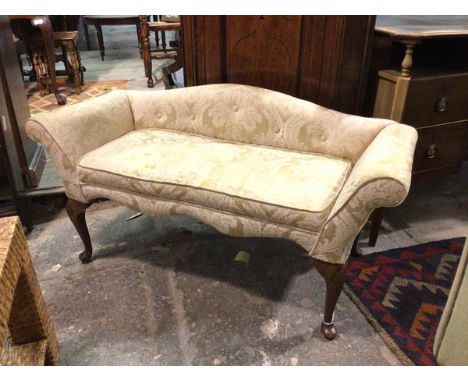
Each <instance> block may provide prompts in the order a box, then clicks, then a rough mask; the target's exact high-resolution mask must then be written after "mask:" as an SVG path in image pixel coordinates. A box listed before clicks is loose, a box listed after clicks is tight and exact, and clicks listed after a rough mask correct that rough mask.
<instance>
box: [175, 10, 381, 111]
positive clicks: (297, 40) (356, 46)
mask: <svg viewBox="0 0 468 382" xmlns="http://www.w3.org/2000/svg"><path fill="white" fill-rule="evenodd" d="M374 23H375V17H374V16H183V17H182V33H183V41H184V76H185V83H186V86H193V85H203V84H212V83H222V82H229V83H240V84H248V85H254V86H260V87H264V88H268V89H272V90H277V91H280V92H283V93H287V94H290V95H293V96H296V97H299V98H303V99H306V100H309V101H312V102H315V103H318V104H321V105H323V106H325V107H329V108H332V109H336V110H340V111H343V112H348V113H355V114H359V113H361V110H362V105H363V99H364V95H365V94H364V92H365V89H366V82H367V73H368V66H369V65H368V64H369V59H370V48H371V44H372V41H371V39H372V35H373V29H374Z"/></svg>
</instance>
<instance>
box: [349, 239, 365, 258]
mask: <svg viewBox="0 0 468 382" xmlns="http://www.w3.org/2000/svg"><path fill="white" fill-rule="evenodd" d="M358 240H359V234H358V235H357V236H356V239H354V242H353V246H352V247H351V252H350V256H351V257H361V256H362V251H361V249H360V248H359V247H358Z"/></svg>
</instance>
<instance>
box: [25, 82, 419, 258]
mask: <svg viewBox="0 0 468 382" xmlns="http://www.w3.org/2000/svg"><path fill="white" fill-rule="evenodd" d="M27 132H28V134H29V135H30V136H31V137H32V138H33V139H34V140H36V141H38V142H40V143H42V144H43V145H44V146H45V147H46V149H47V151H48V153H49V155H50V157H51V158H52V161H53V163H54V165H55V168H56V170H57V172H58V173H59V174H60V175H61V176H62V178H63V180H64V184H65V190H66V194H67V196H68V197H69V198H71V199H74V200H76V201H79V202H84V203H87V202H90V201H92V200H94V199H96V198H109V199H112V200H115V201H117V202H119V203H121V204H124V205H126V206H129V207H131V208H133V209H136V210H140V211H142V212H144V213H149V214H154V215H158V216H161V215H168V214H176V213H177V214H178V213H181V214H188V215H191V216H193V217H195V218H196V219H199V220H201V221H203V222H205V223H207V224H210V225H212V226H214V227H215V228H217V229H218V230H219V231H221V232H224V233H226V234H230V235H235V236H260V237H279V238H285V239H289V240H293V241H295V242H297V243H298V244H300V245H302V246H303V247H304V248H305V249H306V250H307V251H308V252H309V254H310V255H311V256H312V257H314V258H316V259H319V260H323V261H326V262H331V263H337V264H343V263H345V262H346V259H347V257H348V254H349V251H350V248H351V246H352V243H353V240H354V238H355V237H356V235H357V234H358V233H359V231H360V229H361V228H362V226H363V225H364V224H365V223H366V221H367V219H368V217H369V215H370V214H371V213H372V211H373V210H374V209H375V208H379V207H391V206H396V205H398V204H400V203H401V202H402V201H403V200H404V199H405V197H406V195H407V193H408V190H409V186H410V180H411V167H412V162H413V153H414V148H415V144H416V140H417V134H416V130H415V129H413V128H412V127H409V126H406V125H402V124H398V123H395V122H393V121H389V120H383V119H373V118H363V117H357V116H351V115H346V114H342V113H338V112H335V111H332V110H328V109H325V108H323V107H320V106H318V105H315V104H313V103H310V102H307V101H303V100H299V99H296V98H294V97H290V96H287V95H285V94H281V93H277V92H273V91H270V90H266V89H260V88H255V87H250V86H244V85H234V84H221V85H206V86H200V87H191V88H184V89H177V90H169V91H114V92H111V93H109V94H107V95H104V96H101V97H99V98H96V99H93V100H90V101H86V102H83V103H80V104H76V105H72V106H67V107H66V108H63V109H60V110H58V111H55V112H52V113H47V114H41V115H38V116H35V117H34V118H32V119H30V120H29V121H28V123H27Z"/></svg>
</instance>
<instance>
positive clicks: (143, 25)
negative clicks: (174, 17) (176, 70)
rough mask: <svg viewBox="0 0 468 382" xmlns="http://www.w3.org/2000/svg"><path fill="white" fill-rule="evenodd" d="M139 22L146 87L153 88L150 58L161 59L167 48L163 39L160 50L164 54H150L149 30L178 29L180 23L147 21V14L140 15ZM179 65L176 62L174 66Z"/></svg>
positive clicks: (165, 30) (164, 30)
mask: <svg viewBox="0 0 468 382" xmlns="http://www.w3.org/2000/svg"><path fill="white" fill-rule="evenodd" d="M139 22H140V33H141V37H140V40H141V47H142V52H143V62H144V66H145V75H146V78H147V83H148V87H149V88H153V87H154V81H153V64H152V61H151V60H152V59H153V58H158V59H161V58H165V57H167V52H168V51H169V50H168V49H166V47H165V40H164V42H163V50H162V51H163V52H164V53H166V55H163V56H160V55H152V54H151V47H150V42H149V37H150V32H151V31H154V32H156V33H158V32H167V31H180V25H181V24H180V23H178V22H165V21H153V22H150V21H148V16H140V17H139ZM164 35H165V34H163V36H164ZM173 51H174V50H173ZM157 52H161V50H157ZM176 54H177V53H176ZM179 65H180V64H177V65H176V66H177V67H179ZM170 70H171V69H170Z"/></svg>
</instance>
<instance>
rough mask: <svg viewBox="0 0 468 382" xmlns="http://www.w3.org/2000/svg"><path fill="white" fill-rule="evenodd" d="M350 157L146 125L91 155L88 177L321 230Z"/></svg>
mask: <svg viewBox="0 0 468 382" xmlns="http://www.w3.org/2000/svg"><path fill="white" fill-rule="evenodd" d="M350 167H351V165H350V163H349V162H348V161H345V160H343V159H339V158H333V157H328V156H324V155H317V154H312V153H303V152H295V151H288V150H283V149H278V148H271V147H266V146H258V145H250V144H243V143H236V142H227V141H222V140H217V139H214V138H208V137H202V136H196V135H191V134H187V133H181V132H175V131H169V130H159V129H143V130H136V131H133V132H131V133H128V134H126V135H124V136H122V137H120V138H117V139H115V140H114V141H112V142H110V143H107V144H105V145H103V146H101V147H100V148H98V149H96V150H94V151H91V152H89V153H87V154H86V155H84V156H83V157H82V158H81V159H80V161H79V164H78V176H79V179H80V182H81V183H84V184H92V185H97V186H101V187H105V188H111V189H118V190H125V191H128V192H133V193H138V194H144V195H151V196H154V197H157V198H160V199H163V200H164V199H166V200H177V201H179V202H181V203H189V204H196V205H199V206H205V207H207V208H212V209H216V210H220V211H226V212H230V213H234V214H239V215H243V216H249V217H252V218H256V219H260V220H264V221H268V222H274V223H276V224H281V225H286V226H289V227H295V228H298V229H303V230H307V231H313V232H318V231H319V230H320V228H321V227H322V225H323V224H324V222H325V219H326V218H327V217H328V214H329V212H330V210H331V207H332V205H333V202H334V201H335V199H336V197H337V195H338V193H339V192H340V190H341V188H342V186H343V183H344V182H345V180H346V178H347V176H348V173H349V171H350Z"/></svg>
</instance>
